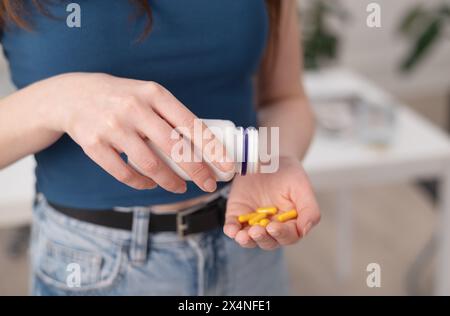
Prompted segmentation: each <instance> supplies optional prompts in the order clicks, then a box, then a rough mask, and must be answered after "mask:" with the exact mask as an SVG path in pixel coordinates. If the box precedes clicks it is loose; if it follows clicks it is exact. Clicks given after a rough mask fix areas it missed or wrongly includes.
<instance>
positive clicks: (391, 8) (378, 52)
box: [301, 0, 450, 99]
mask: <svg viewBox="0 0 450 316" xmlns="http://www.w3.org/2000/svg"><path fill="white" fill-rule="evenodd" d="M301 1H305V2H308V1H310V0H301ZM340 1H341V2H342V4H343V5H344V6H345V7H346V8H347V10H348V11H349V12H350V14H351V16H352V18H351V21H349V22H348V24H346V25H341V24H340V27H341V32H342V34H343V39H342V41H343V43H342V44H343V47H342V52H341V57H340V61H341V63H342V64H343V65H345V66H348V67H351V68H353V69H356V70H358V71H360V72H361V73H364V74H365V75H367V76H368V77H370V78H372V79H373V80H375V81H376V82H377V83H378V84H380V85H381V86H383V87H385V88H386V89H388V90H390V91H392V92H394V93H395V94H397V95H399V96H401V97H404V98H408V99H411V98H414V97H424V96H436V95H444V94H446V93H448V91H449V90H450V36H448V37H447V38H448V39H447V41H446V42H443V43H440V44H439V45H437V46H436V48H435V49H434V51H433V52H432V54H430V55H428V56H427V57H426V59H425V60H423V63H421V64H420V65H419V67H418V68H417V70H416V71H415V72H414V73H413V74H412V75H409V76H404V75H400V74H399V72H398V66H399V64H400V61H401V58H402V57H403V56H405V54H406V52H407V51H408V45H407V42H405V40H404V39H402V38H401V37H400V36H399V35H398V34H397V33H396V28H397V26H398V23H399V20H400V19H401V17H402V16H403V15H404V14H405V12H406V11H407V10H408V8H411V7H412V6H413V5H414V4H416V3H423V4H425V5H433V4H436V3H440V2H441V0H395V1H394V0H377V1H370V0H340ZM371 2H376V3H378V4H380V5H381V8H382V12H381V19H382V27H381V28H379V29H376V28H374V29H371V28H369V27H367V25H366V19H367V15H368V13H367V12H366V7H367V5H368V4H369V3H371ZM449 25H450V23H449ZM448 34H450V28H449V33H448Z"/></svg>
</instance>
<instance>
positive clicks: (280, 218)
mask: <svg viewBox="0 0 450 316" xmlns="http://www.w3.org/2000/svg"><path fill="white" fill-rule="evenodd" d="M294 218H297V211H296V210H290V211H287V212H284V213H281V214H280V215H278V216H277V220H278V221H279V222H286V221H288V220H290V219H294Z"/></svg>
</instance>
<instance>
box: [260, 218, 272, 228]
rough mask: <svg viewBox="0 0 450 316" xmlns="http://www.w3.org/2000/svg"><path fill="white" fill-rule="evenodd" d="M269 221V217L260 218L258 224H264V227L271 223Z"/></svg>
mask: <svg viewBox="0 0 450 316" xmlns="http://www.w3.org/2000/svg"><path fill="white" fill-rule="evenodd" d="M269 223H270V221H269V220H268V219H267V218H263V219H262V220H260V221H259V222H258V225H259V226H262V227H266V226H267V225H269Z"/></svg>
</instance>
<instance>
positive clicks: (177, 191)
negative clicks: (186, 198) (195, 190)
mask: <svg viewBox="0 0 450 316" xmlns="http://www.w3.org/2000/svg"><path fill="white" fill-rule="evenodd" d="M186 190H187V187H186V185H183V186H181V187H179V188H178V189H176V190H175V193H180V194H181V193H185V192H186Z"/></svg>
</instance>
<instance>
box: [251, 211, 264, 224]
mask: <svg viewBox="0 0 450 316" xmlns="http://www.w3.org/2000/svg"><path fill="white" fill-rule="evenodd" d="M266 217H267V214H257V215H255V216H253V217H252V218H250V220H249V221H248V223H249V224H250V225H256V224H258V223H259V221H260V220H262V219H264V218H266Z"/></svg>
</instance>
